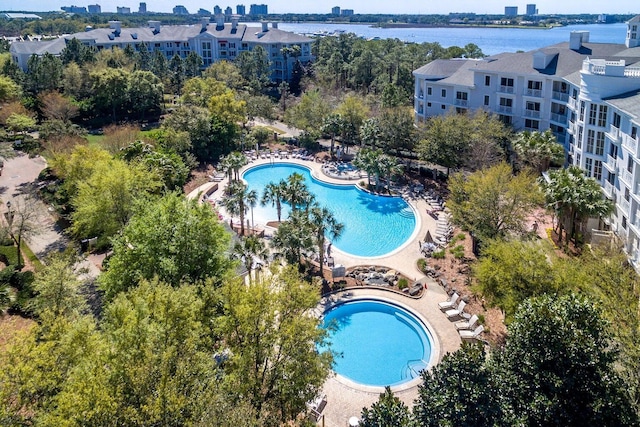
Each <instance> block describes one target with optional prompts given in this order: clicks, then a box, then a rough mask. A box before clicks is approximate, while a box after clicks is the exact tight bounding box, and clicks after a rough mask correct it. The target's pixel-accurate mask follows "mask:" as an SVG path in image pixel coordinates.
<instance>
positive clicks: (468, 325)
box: [455, 314, 478, 331]
mask: <svg viewBox="0 0 640 427" xmlns="http://www.w3.org/2000/svg"><path fill="white" fill-rule="evenodd" d="M476 323H478V316H477V315H475V314H474V315H473V316H471V319H469V320H464V321H462V322H456V323H455V326H456V329H457V330H459V331H461V330H465V329H473V328H475V327H476Z"/></svg>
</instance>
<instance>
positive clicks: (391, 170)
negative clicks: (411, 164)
mask: <svg viewBox="0 0 640 427" xmlns="http://www.w3.org/2000/svg"><path fill="white" fill-rule="evenodd" d="M378 170H379V171H380V174H381V175H383V176H384V178H385V180H386V181H387V191H388V192H389V193H391V177H393V176H395V175H399V174H401V173H402V165H401V164H399V163H398V160H397V159H396V158H395V157H391V156H387V155H382V156H380V157H379V158H378Z"/></svg>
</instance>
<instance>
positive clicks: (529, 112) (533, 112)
mask: <svg viewBox="0 0 640 427" xmlns="http://www.w3.org/2000/svg"><path fill="white" fill-rule="evenodd" d="M524 116H525V117H531V118H534V119H539V118H540V111H536V110H524Z"/></svg>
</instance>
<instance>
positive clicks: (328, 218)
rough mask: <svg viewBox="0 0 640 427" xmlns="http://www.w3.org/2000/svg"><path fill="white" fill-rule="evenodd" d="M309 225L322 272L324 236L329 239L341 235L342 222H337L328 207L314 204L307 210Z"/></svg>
mask: <svg viewBox="0 0 640 427" xmlns="http://www.w3.org/2000/svg"><path fill="white" fill-rule="evenodd" d="M309 225H310V228H311V229H312V231H313V234H314V240H315V243H316V245H317V246H318V255H319V257H320V273H321V274H322V266H323V265H324V244H325V242H326V238H327V237H329V239H330V240H335V239H337V238H339V237H340V236H341V235H342V230H344V224H342V223H340V222H338V221H337V220H336V218H335V217H334V216H333V213H331V211H330V210H329V209H327V208H326V207H321V206H319V205H318V204H314V205H313V207H311V210H310V211H309Z"/></svg>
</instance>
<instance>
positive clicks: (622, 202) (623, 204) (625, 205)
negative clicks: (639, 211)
mask: <svg viewBox="0 0 640 427" xmlns="http://www.w3.org/2000/svg"><path fill="white" fill-rule="evenodd" d="M618 206H620V209H621V210H622V213H623V214H624V215H625V216H629V209H631V203H629V200H626V199H625V198H624V197H623V196H620V197H619V198H618Z"/></svg>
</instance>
